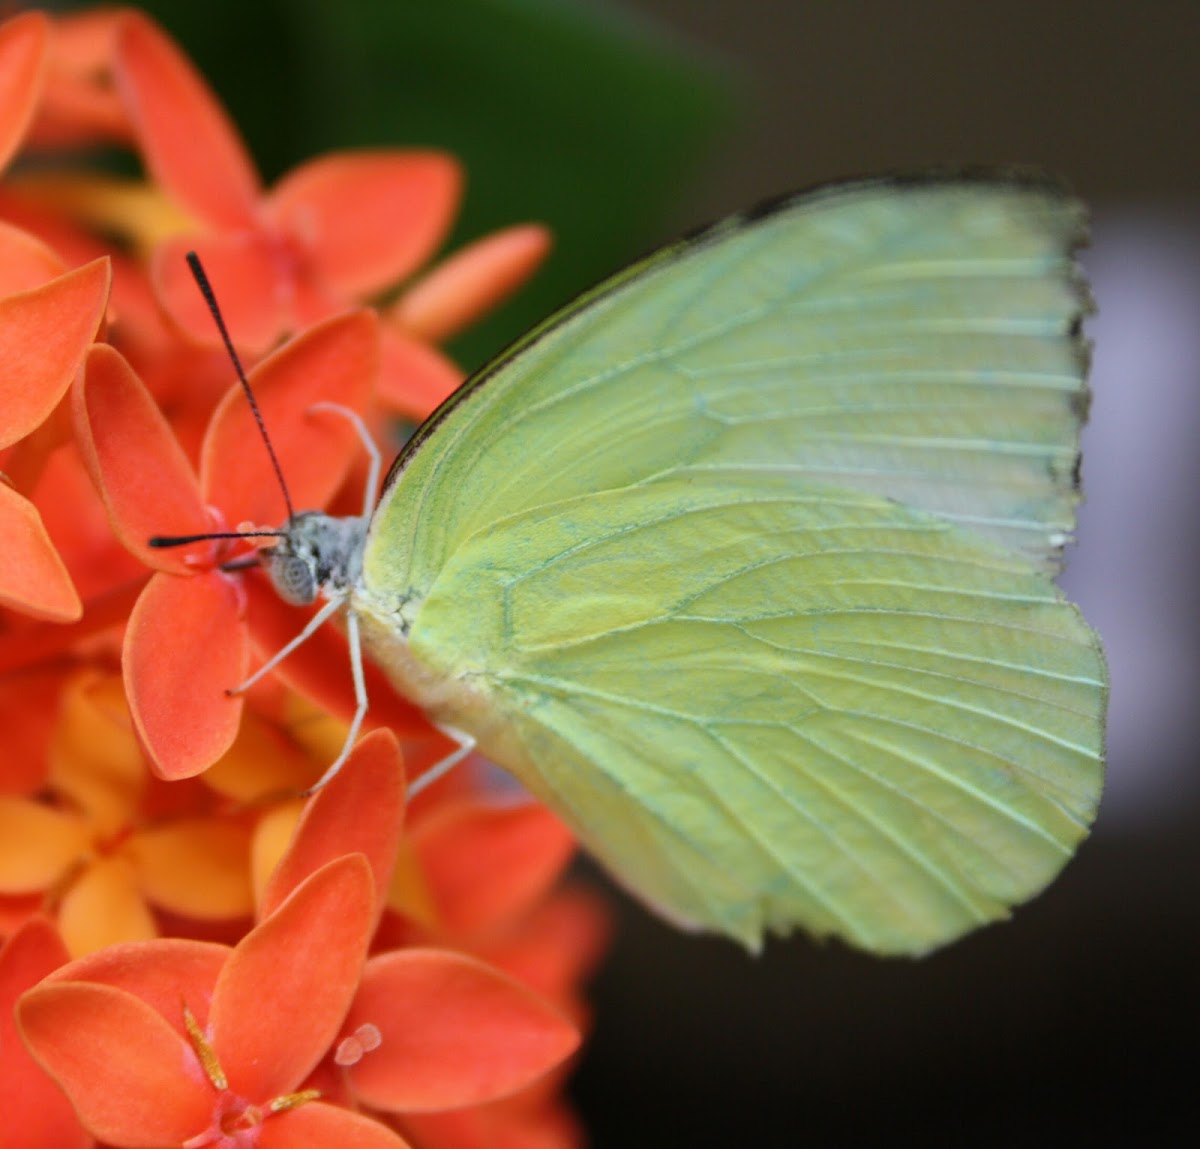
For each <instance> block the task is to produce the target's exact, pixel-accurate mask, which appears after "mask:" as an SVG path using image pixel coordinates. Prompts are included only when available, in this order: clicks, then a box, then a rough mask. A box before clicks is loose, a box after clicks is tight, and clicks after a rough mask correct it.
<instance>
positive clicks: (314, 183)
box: [268, 151, 462, 299]
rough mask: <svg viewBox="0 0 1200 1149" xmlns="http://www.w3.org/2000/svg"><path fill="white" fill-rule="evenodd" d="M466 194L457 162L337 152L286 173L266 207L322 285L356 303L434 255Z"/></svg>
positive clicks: (429, 155) (442, 157)
mask: <svg viewBox="0 0 1200 1149" xmlns="http://www.w3.org/2000/svg"><path fill="white" fill-rule="evenodd" d="M461 186H462V173H461V170H460V168H459V165H458V162H457V161H456V160H455V159H454V158H453V157H452V156H449V155H446V154H445V153H442V152H432V151H430V152H422V151H375V152H370V151H364V152H336V153H334V154H332V155H327V156H322V157H321V158H319V159H316V160H312V161H310V162H309V163H306V164H303V165H302V166H300V167H298V168H296V169H295V170H294V171H292V172H291V173H289V174H288V175H287V176H285V177H284V178H283V179H282V180H280V182H279V183H278V184H277V185H276V186H275V188H274V189H273V190H272V192H271V194H270V196H269V199H268V203H269V208H270V211H271V214H272V216H273V218H274V219H275V221H276V223H277V225H278V226H279V228H280V229H281V230H282V231H284V232H285V233H286V234H288V235H289V237H291V238H292V239H293V241H294V242H296V243H298V245H299V247H300V248H301V250H303V251H306V252H307V253H308V255H309V257H310V259H311V260H312V269H313V273H314V278H315V279H316V280H317V282H318V283H320V284H321V285H322V286H324V287H325V288H327V289H329V290H331V291H333V292H334V293H335V294H338V295H341V296H343V297H345V298H347V299H357V298H361V297H363V296H365V295H369V294H372V293H374V292H376V291H380V290H382V289H383V288H385V287H388V286H390V285H391V284H393V283H396V282H397V281H398V280H400V279H403V278H404V277H405V276H407V275H409V274H411V273H412V272H413V271H414V270H416V268H418V267H420V266H421V264H423V263H424V262H425V261H426V260H427V259H429V258H430V256H432V255H433V253H434V252H435V251H436V250H437V249H438V247H439V246H440V245H441V243H442V241H443V240H444V239H445V237H446V233H447V232H448V231H449V230H450V225H451V224H452V223H453V222H454V215H455V212H456V211H457V210H458V200H459V195H460V192H461Z"/></svg>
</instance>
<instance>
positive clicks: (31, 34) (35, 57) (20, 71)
mask: <svg viewBox="0 0 1200 1149" xmlns="http://www.w3.org/2000/svg"><path fill="white" fill-rule="evenodd" d="M49 45H50V21H49V20H48V19H47V18H46V15H45V13H44V12H25V13H22V14H21V15H19V16H14V17H13V18H12V19H11V20H5V21H4V23H3V24H0V168H2V167H4V166H5V165H6V164H7V163H8V161H9V160H10V159H12V156H13V153H14V152H15V151H16V150H17V148H18V147H20V144H21V140H22V139H23V138H24V136H25V129H26V128H27V127H28V126H29V121H30V120H31V119H32V118H33V112H34V109H35V108H36V107H37V104H38V100H39V99H40V97H41V94H42V85H43V83H44V82H45V77H46V68H47V61H48V56H49Z"/></svg>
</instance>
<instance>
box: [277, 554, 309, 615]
mask: <svg viewBox="0 0 1200 1149" xmlns="http://www.w3.org/2000/svg"><path fill="white" fill-rule="evenodd" d="M265 565H266V568H267V573H268V574H270V576H271V582H273V583H274V584H275V589H276V590H277V591H278V592H279V597H280V598H282V599H283V600H284V601H285V602H290V603H291V604H292V605H293V606H307V605H308V604H309V603H310V602H315V601H316V597H317V590H318V586H317V575H316V572H315V571H314V570H313V567H312V564H311V563H310V562H309V561H308V560H307V559H304V558H301V557H300V556H299V555H292V554H280V553H278V552H276V553H274V554H271V555H270V556H269V557H268V558H267V560H266V563H265Z"/></svg>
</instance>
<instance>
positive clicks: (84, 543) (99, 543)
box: [15, 401, 150, 608]
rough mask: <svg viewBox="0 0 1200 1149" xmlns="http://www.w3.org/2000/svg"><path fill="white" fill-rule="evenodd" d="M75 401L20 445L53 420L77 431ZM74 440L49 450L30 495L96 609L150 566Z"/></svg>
mask: <svg viewBox="0 0 1200 1149" xmlns="http://www.w3.org/2000/svg"><path fill="white" fill-rule="evenodd" d="M71 406H72V404H71V403H70V402H67V401H64V402H62V403H60V404H59V405H58V406H57V407H56V408H55V409H54V416H53V417H52V419H51V420H49V421H48V422H46V423H43V424H42V426H41V427H40V428H38V430H37V431H36V432H35V433H34V434H33V435H30V436H28V437H27V438H25V439H22V440H21V442H20V443H19V444H18V445H17V447H16V448H15V450H17V451H22V452H23V451H24V450H25V448H26V446H27V445H29V444H33V443H35V442H36V440H38V439H39V438H41V437H42V435H43V434H44V433H47V432H48V430H49V428H50V426H51V424H52V423H62V424H64V425H65V427H66V429H67V431H68V433H72V432H71V428H72V424H73V422H74V420H73V419H72V416H71ZM60 414H61V418H60ZM74 440H75V441H72V442H71V443H70V444H69V445H68V446H66V447H64V448H63V449H60V450H53V451H51V452H50V453H49V455H47V457H46V460H45V464H44V466H43V467H42V470H41V474H40V475H39V476H38V479H37V485H36V486H35V487H33V488H32V490H31V491H30V497H31V498H32V499H33V501H34V503H35V504H36V505H37V508H38V510H39V511H41V514H42V522H43V523H44V524H45V526H46V531H47V532H48V533H49V535H50V538H51V539H53V540H54V547H55V549H56V550H57V551H58V553H59V556H60V557H61V558H62V560H63V562H64V563H66V565H67V570H69V571H70V572H71V578H72V580H73V581H74V583H75V589H76V590H77V591H78V592H79V597H80V598H82V599H83V600H84V602H85V603H87V604H88V606H89V608H90V607H92V605H93V604H94V603H96V602H97V601H98V600H99V599H100V598H101V597H102V596H103V595H107V594H108V593H109V592H111V591H114V590H116V589H118V588H119V587H123V586H129V585H131V584H133V583H137V582H144V581H145V580H146V579H147V578H149V577H150V571H148V570H147V569H146V567H145V565H144V564H143V563H142V562H141V561H140V560H139V559H138V558H137V557H136V556H135V555H132V554H130V553H129V551H127V550H126V549H125V548H124V547H123V546H122V545H121V544H120V542H119V541H118V540H117V538H116V536H115V535H114V533H113V529H112V525H111V523H110V522H109V519H108V513H107V512H106V511H105V509H104V501H103V499H102V498H101V497H100V495H99V493H98V492H97V490H96V486H95V484H94V483H93V482H92V478H91V476H90V475H89V474H88V472H87V467H86V466H85V465H84V462H83V455H82V453H81V450H80V448H79V443H78V436H75V437H74ZM134 597H136V595H135V596H134Z"/></svg>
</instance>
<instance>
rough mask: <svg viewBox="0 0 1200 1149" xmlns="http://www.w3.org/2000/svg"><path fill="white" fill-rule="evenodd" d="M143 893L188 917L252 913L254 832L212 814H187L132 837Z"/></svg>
mask: <svg viewBox="0 0 1200 1149" xmlns="http://www.w3.org/2000/svg"><path fill="white" fill-rule="evenodd" d="M129 852H130V854H131V855H132V857H133V858H134V859H135V862H136V864H137V868H138V873H139V875H140V882H141V887H142V892H143V893H144V894H145V896H146V898H147V899H148V900H149V901H150V902H151V903H152V904H153V905H156V906H161V907H162V908H163V909H166V910H171V911H172V912H173V913H177V914H185V915H187V916H188V917H193V918H199V919H201V920H202V921H206V920H209V919H218V920H219V919H222V918H239V917H249V916H250V915H251V914H252V913H253V912H254V897H253V894H252V892H251V889H250V831H249V828H248V827H246V826H242V825H238V824H236V823H232V822H219V821H216V820H215V819H212V818H185V819H180V820H178V821H175V822H171V823H169V824H167V825H165V826H160V827H158V828H156V829H148V830H141V831H139V832H138V833H137V834H135V835H134V837H133V838H132V839H131V841H130V843H129Z"/></svg>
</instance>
